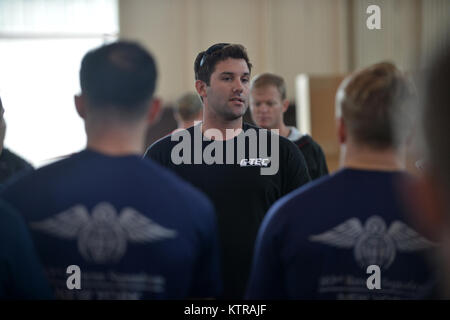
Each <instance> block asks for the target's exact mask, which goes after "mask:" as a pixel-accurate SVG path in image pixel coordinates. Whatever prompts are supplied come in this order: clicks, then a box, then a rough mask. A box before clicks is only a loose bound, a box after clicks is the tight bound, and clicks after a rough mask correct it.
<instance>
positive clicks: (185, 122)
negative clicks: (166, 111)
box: [174, 92, 203, 129]
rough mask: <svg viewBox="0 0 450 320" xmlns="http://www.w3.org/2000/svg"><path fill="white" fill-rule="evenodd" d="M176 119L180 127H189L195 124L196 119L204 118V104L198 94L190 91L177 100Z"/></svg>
mask: <svg viewBox="0 0 450 320" xmlns="http://www.w3.org/2000/svg"><path fill="white" fill-rule="evenodd" d="M174 116H175V119H176V120H177V124H178V129H187V128H189V127H192V126H193V125H194V122H195V121H202V119H203V105H202V101H201V100H200V97H199V96H198V94H196V93H193V92H188V93H185V94H184V95H182V96H181V97H179V98H178V100H177V101H176V102H175V114H174Z"/></svg>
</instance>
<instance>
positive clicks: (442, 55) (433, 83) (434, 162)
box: [421, 44, 450, 190]
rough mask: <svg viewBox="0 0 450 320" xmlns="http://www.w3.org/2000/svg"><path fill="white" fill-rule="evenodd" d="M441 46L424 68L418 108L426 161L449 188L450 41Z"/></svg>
mask: <svg viewBox="0 0 450 320" xmlns="http://www.w3.org/2000/svg"><path fill="white" fill-rule="evenodd" d="M444 47H445V49H444V50H443V51H440V52H437V54H436V55H435V56H434V59H433V60H432V63H431V64H429V66H428V68H427V72H426V82H425V85H424V87H425V93H424V99H423V102H422V103H421V107H422V108H421V111H422V119H423V129H424V134H425V146H426V150H425V151H426V152H427V158H428V161H429V162H430V165H431V167H432V168H433V170H434V172H433V173H434V174H436V175H437V178H438V179H441V182H442V183H443V184H444V185H445V187H446V188H447V190H450V146H449V142H448V139H449V136H450V126H449V119H450V90H449V89H448V83H449V80H450V44H446V46H444Z"/></svg>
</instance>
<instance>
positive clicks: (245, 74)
mask: <svg viewBox="0 0 450 320" xmlns="http://www.w3.org/2000/svg"><path fill="white" fill-rule="evenodd" d="M220 75H227V76H234V75H235V73H234V72H227V71H224V72H222V73H221V74H220ZM242 75H243V76H249V75H250V72H244V73H243V74H242Z"/></svg>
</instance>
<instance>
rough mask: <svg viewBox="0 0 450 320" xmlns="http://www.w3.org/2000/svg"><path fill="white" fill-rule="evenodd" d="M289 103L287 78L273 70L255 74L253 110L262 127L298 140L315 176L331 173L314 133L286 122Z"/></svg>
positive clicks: (251, 89) (251, 107)
mask: <svg viewBox="0 0 450 320" xmlns="http://www.w3.org/2000/svg"><path fill="white" fill-rule="evenodd" d="M288 107H289V100H287V99H286V84H285V82H284V79H283V78H281V77H280V76H278V75H275V74H271V73H263V74H261V75H258V76H256V77H254V78H253V80H252V83H251V88H250V112H251V115H252V118H253V121H254V122H255V123H256V125H257V126H258V127H261V128H265V129H277V130H279V134H280V135H281V136H283V137H286V138H288V139H289V140H291V141H292V142H293V143H294V144H296V145H297V146H298V147H299V149H300V151H301V152H302V153H303V156H304V157H305V160H306V163H307V165H308V170H309V175H310V176H311V179H313V180H314V179H317V178H319V177H321V176H324V175H327V174H328V167H327V162H326V160H325V155H324V153H323V151H322V148H321V147H320V145H319V144H318V143H317V142H316V141H314V140H313V138H312V137H311V136H310V135H307V134H301V133H300V131H298V129H297V128H295V127H288V126H286V125H285V124H284V120H283V114H284V113H285V112H286V110H287V109H288Z"/></svg>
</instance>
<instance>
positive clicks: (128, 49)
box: [80, 41, 157, 118]
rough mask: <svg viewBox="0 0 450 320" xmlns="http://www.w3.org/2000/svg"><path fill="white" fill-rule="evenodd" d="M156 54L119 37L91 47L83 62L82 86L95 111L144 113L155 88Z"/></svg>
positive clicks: (129, 116)
mask: <svg viewBox="0 0 450 320" xmlns="http://www.w3.org/2000/svg"><path fill="white" fill-rule="evenodd" d="M156 78H157V71H156V64H155V61H154V59H153V57H152V56H151V55H150V53H149V52H147V51H146V50H145V49H144V48H143V47H142V46H140V45H139V44H137V43H134V42H127V41H118V42H114V43H111V44H108V45H104V46H101V47H99V48H96V49H94V50H91V51H89V52H88V53H87V54H86V55H85V56H84V58H83V60H82V62H81V69H80V86H81V90H82V93H83V94H84V95H85V96H86V98H87V100H88V102H89V105H90V107H91V108H92V109H93V110H95V111H106V112H111V111H115V112H117V113H118V114H119V115H120V116H124V117H127V118H134V117H139V116H141V115H142V114H143V113H144V112H145V111H146V110H147V107H148V105H149V103H148V102H149V101H150V100H151V98H152V96H153V93H154V91H155V85H156Z"/></svg>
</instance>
